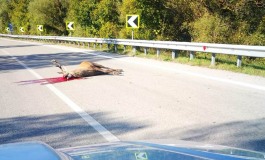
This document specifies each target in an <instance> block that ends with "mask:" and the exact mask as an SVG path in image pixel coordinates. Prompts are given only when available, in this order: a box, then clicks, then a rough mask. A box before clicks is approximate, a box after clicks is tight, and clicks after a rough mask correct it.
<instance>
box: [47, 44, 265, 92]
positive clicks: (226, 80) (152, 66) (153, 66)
mask: <svg viewBox="0 0 265 160" xmlns="http://www.w3.org/2000/svg"><path fill="white" fill-rule="evenodd" d="M49 47H54V48H60V49H63V50H70V51H76V50H77V49H71V48H62V47H60V46H59V47H58V46H52V45H49ZM79 50H81V49H79ZM80 52H81V53H86V54H90V55H93V56H97V57H102V58H107V59H115V60H117V61H123V62H126V63H134V64H137V65H143V66H147V67H151V68H157V69H162V70H166V71H171V72H175V73H182V74H186V75H190V76H196V77H200V78H204V79H210V80H213V81H218V82H224V83H229V84H234V85H238V86H243V87H247V88H252V89H257V90H262V91H265V87H264V86H260V85H255V84H249V83H245V82H238V81H233V80H229V79H225V78H218V77H213V76H207V75H203V74H200V73H194V72H190V71H182V70H178V69H177V68H168V67H163V66H157V65H154V64H150V63H141V62H135V61H129V60H126V59H121V58H115V57H110V56H104V55H99V54H95V53H89V52H88V51H84V50H81V51H80Z"/></svg>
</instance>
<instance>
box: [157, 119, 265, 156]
mask: <svg viewBox="0 0 265 160" xmlns="http://www.w3.org/2000/svg"><path fill="white" fill-rule="evenodd" d="M264 129H265V118H262V119H256V120H248V121H236V122H230V123H223V124H213V125H208V126H205V127H198V126H187V127H185V128H176V129H174V130H170V131H168V132H166V134H165V133H161V135H157V136H156V137H157V138H162V139H165V138H168V137H178V138H179V139H181V140H186V141H194V142H202V143H207V144H219V145H225V146H231V147H238V148H243V149H250V150H255V151H262V152H265V134H264ZM167 133H168V134H167Z"/></svg>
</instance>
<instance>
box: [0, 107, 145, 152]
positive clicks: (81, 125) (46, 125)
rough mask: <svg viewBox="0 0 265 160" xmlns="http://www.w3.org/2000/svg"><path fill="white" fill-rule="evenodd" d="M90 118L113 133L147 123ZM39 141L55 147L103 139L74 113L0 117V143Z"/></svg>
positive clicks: (104, 116)
mask: <svg viewBox="0 0 265 160" xmlns="http://www.w3.org/2000/svg"><path fill="white" fill-rule="evenodd" d="M90 115H91V116H92V117H93V118H94V119H96V120H97V121H99V122H100V123H101V124H102V125H103V126H107V128H108V129H110V131H111V132H112V134H114V135H119V134H124V133H126V132H133V131H136V130H138V129H141V128H145V127H147V126H148V124H143V123H142V124H134V123H132V122H125V121H121V120H119V119H113V118H111V117H110V116H111V113H103V112H100V113H92V114H90ZM33 140H34V141H36V140H37V141H43V142H46V143H48V144H49V145H51V146H52V147H55V148H64V147H71V146H80V145H89V144H95V143H104V142H107V141H106V140H105V139H104V138H103V137H102V136H101V135H100V134H99V133H98V132H97V131H96V130H94V128H92V127H91V126H89V125H88V124H87V122H85V121H84V120H83V119H82V118H81V117H80V116H79V115H78V114H76V113H65V114H54V115H45V116H38V115H31V116H21V117H12V118H1V119H0V144H4V143H13V142H22V141H33Z"/></svg>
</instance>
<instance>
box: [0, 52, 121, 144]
mask: <svg viewBox="0 0 265 160" xmlns="http://www.w3.org/2000/svg"><path fill="white" fill-rule="evenodd" d="M2 51H3V52H4V53H5V54H7V55H8V56H10V57H12V58H13V59H15V60H16V61H17V62H18V63H19V64H20V65H21V66H23V67H24V68H25V69H27V70H28V71H29V72H30V73H31V74H33V75H34V76H35V77H36V78H39V79H43V77H42V76H40V75H39V74H38V73H37V72H35V71H34V70H33V69H31V68H29V67H28V66H27V65H26V64H24V63H23V62H21V61H20V60H18V59H17V58H16V57H13V56H12V55H11V54H10V53H9V52H7V51H6V50H3V49H2ZM45 86H46V87H47V88H49V89H50V90H51V91H52V92H53V93H54V94H56V95H57V96H58V97H59V98H60V99H61V100H63V101H64V102H65V103H66V104H67V105H68V106H69V107H70V108H71V109H73V110H74V111H75V112H76V113H78V114H79V115H80V116H81V117H82V118H83V119H84V120H85V121H86V122H87V123H88V124H89V125H90V126H92V127H93V128H94V129H95V130H96V131H98V133H99V134H101V135H102V136H103V137H104V138H105V139H106V140H107V141H109V142H117V141H120V140H119V139H118V138H117V137H116V136H114V135H113V134H112V133H111V132H109V131H108V130H107V129H106V128H105V127H103V126H102V125H101V124H100V123H99V122H97V121H96V120H95V119H94V118H93V117H91V116H90V115H89V114H88V113H86V112H85V111H84V110H82V109H81V107H79V106H78V105H77V104H76V103H74V102H73V101H72V100H71V99H70V98H68V97H67V96H66V95H65V94H63V93H62V92H61V91H60V90H58V89H57V88H56V87H54V86H53V85H52V84H47V85H45Z"/></svg>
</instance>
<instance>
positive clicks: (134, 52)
mask: <svg viewBox="0 0 265 160" xmlns="http://www.w3.org/2000/svg"><path fill="white" fill-rule="evenodd" d="M133 54H136V46H133Z"/></svg>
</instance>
